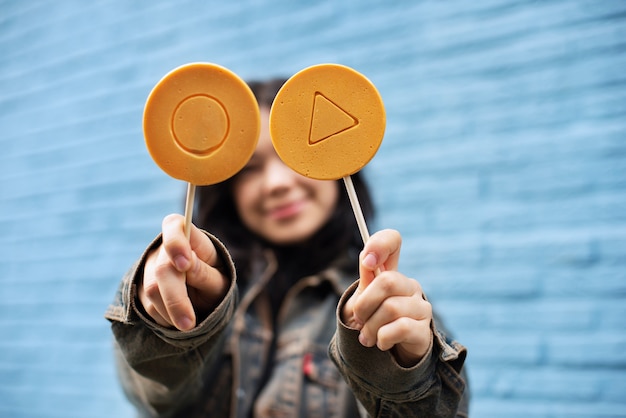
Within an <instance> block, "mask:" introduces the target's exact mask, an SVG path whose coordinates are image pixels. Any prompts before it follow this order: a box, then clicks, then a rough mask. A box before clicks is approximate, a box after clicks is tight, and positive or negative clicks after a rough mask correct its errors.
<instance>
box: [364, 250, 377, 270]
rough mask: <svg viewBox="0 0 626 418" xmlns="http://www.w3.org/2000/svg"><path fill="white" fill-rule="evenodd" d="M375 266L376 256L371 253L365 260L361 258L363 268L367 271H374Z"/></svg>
mask: <svg viewBox="0 0 626 418" xmlns="http://www.w3.org/2000/svg"><path fill="white" fill-rule="evenodd" d="M377 264H378V260H377V259H376V256H375V255H374V254H372V253H368V254H367V255H366V256H365V258H363V266H364V267H367V268H368V269H374V268H375V267H376V265H377Z"/></svg>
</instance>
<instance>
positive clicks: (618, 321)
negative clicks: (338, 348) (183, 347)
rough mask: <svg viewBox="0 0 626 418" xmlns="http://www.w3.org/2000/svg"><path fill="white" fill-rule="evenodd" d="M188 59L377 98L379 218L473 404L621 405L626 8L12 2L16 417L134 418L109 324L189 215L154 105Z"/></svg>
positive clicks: (1, 144) (9, 378) (480, 411)
mask: <svg viewBox="0 0 626 418" xmlns="http://www.w3.org/2000/svg"><path fill="white" fill-rule="evenodd" d="M192 61H210V62H214V63H218V64H221V65H223V66H225V67H228V68H229V69H231V70H232V71H234V72H236V73H237V74H239V75H240V76H241V77H243V78H245V79H249V78H263V77H268V76H275V75H285V76H288V75H291V74H293V73H295V72H296V71H298V70H300V69H303V68H305V67H307V66H309V65H313V64H318V63H322V62H337V63H341V64H345V65H348V66H351V67H353V68H354V69H356V70H357V71H359V72H361V73H363V74H364V75H366V76H367V77H368V78H370V80H371V81H372V82H374V84H375V85H376V86H377V87H378V88H379V90H380V93H381V95H382V97H383V100H384V102H385V106H386V110H387V117H388V126H387V132H386V136H385V140H384V142H383V145H382V146H381V149H380V150H379V152H378V154H377V155H376V157H375V158H374V160H373V161H372V162H371V163H370V164H369V165H368V167H367V168H366V173H367V177H368V179H369V180H370V183H371V185H372V187H373V190H374V196H375V199H376V202H377V204H378V207H379V214H380V216H379V217H378V218H377V221H376V223H375V224H372V225H370V229H371V230H375V229H379V228H383V227H389V228H396V229H398V230H400V231H401V232H402V234H403V237H404V247H403V259H402V270H403V271H405V272H406V273H407V274H408V275H411V276H414V277H416V278H418V279H419V280H420V281H421V282H422V284H423V286H424V288H425V289H426V291H427V293H428V295H429V297H430V299H431V300H432V301H433V303H434V305H435V307H436V308H437V309H438V310H439V311H440V312H441V313H442V315H443V316H444V318H445V319H446V321H447V322H448V324H449V325H450V327H451V328H453V330H454V331H455V333H456V336H457V337H458V339H459V340H460V341H461V342H462V343H463V344H465V345H466V346H467V347H468V348H469V353H470V354H469V358H468V362H467V365H468V367H469V373H470V377H471V384H472V391H473V402H472V416H474V417H493V418H499V417H503V416H507V417H524V418H536V417H626V329H625V328H626V327H625V325H626V2H624V1H620V0H604V1H591V0H590V1H583V0H574V1H564V0H546V1H514V0H481V1H476V2H469V1H461V0H453V1H445V2H435V1H428V2H421V1H367V0H352V1H305V0H297V1H294V0H273V1H269V0H243V1H230V2H218V1H190V0H187V1H180V0H179V1H154V0H150V1H148V0H144V1H125V0H93V1H82V0H80V1H79V0H75V1H62V0H59V1H42V0H29V1H17V0H3V1H0V149H1V152H0V336H1V337H0V416H3V417H4V416H6V417H59V418H61V417H63V418H68V417H111V416H119V417H128V416H132V414H133V413H132V410H131V408H130V407H129V406H128V404H127V403H126V401H125V399H124V397H123V395H122V393H121V391H120V389H119V386H118V384H117V381H116V376H115V372H114V369H113V362H112V355H111V336H110V332H109V327H108V323H107V322H106V321H105V320H104V318H103V313H104V311H105V309H106V307H107V304H108V303H109V301H110V300H111V299H112V297H113V294H114V292H115V289H116V287H117V283H118V281H119V279H120V277H121V276H122V274H123V273H124V272H125V271H126V269H127V268H128V267H129V266H130V265H131V263H132V262H133V261H134V260H135V259H136V258H137V257H138V255H139V254H140V253H141V251H142V250H143V248H144V247H145V245H146V244H147V243H148V242H149V240H151V239H152V237H153V236H154V235H155V234H157V233H158V231H159V227H160V222H161V218H162V217H163V216H164V215H166V214H168V213H170V212H180V211H181V210H182V199H183V195H184V190H185V187H184V184H182V183H181V182H179V181H176V180H173V179H170V178H168V177H167V176H166V175H165V174H164V173H163V172H161V171H160V170H159V169H158V168H157V167H156V166H155V164H154V163H153V162H152V160H151V159H150V157H149V155H148V153H147V151H146V149H145V146H144V143H143V137H142V131H141V118H142V111H143V106H144V103H145V99H146V97H147V95H148V93H149V92H150V90H151V89H152V87H153V86H154V85H155V84H156V82H157V81H158V80H159V79H160V78H161V77H162V76H163V75H165V74H166V73H167V72H168V71H170V70H171V69H173V68H175V67H177V66H179V65H181V64H184V63H188V62H192Z"/></svg>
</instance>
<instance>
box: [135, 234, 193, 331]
mask: <svg viewBox="0 0 626 418" xmlns="http://www.w3.org/2000/svg"><path fill="white" fill-rule="evenodd" d="M191 254H192V256H193V253H191ZM143 288H144V292H145V293H146V295H147V296H148V299H149V300H150V302H151V304H152V305H153V306H154V309H155V310H156V311H157V312H158V313H159V315H160V316H161V317H162V318H164V320H165V321H167V322H168V323H170V324H172V325H174V326H175V327H176V328H178V329H180V330H187V329H191V328H193V326H194V325H195V313H194V310H193V306H192V304H191V301H190V299H189V296H188V293H187V286H186V283H185V273H181V272H180V271H178V270H177V269H176V267H175V266H174V265H173V264H172V262H171V259H170V256H169V254H167V252H166V249H165V247H164V246H161V250H160V251H159V252H158V254H157V256H156V259H155V260H152V259H149V260H148V261H147V262H146V268H145V274H144V285H143Z"/></svg>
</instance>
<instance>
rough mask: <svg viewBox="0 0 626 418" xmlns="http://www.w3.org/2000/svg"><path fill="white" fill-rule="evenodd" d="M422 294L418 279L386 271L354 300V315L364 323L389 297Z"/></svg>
mask: <svg viewBox="0 0 626 418" xmlns="http://www.w3.org/2000/svg"><path fill="white" fill-rule="evenodd" d="M421 294H422V288H421V285H420V284H419V282H418V281H417V280H414V279H410V278H408V277H406V276H405V275H403V274H402V273H399V272H397V271H385V272H382V273H380V275H379V276H378V277H377V278H376V280H374V281H373V282H372V283H371V284H370V285H369V286H367V288H365V289H363V290H362V291H361V293H360V294H359V296H358V298H357V299H356V300H355V302H354V306H353V311H354V316H355V317H356V318H358V321H360V322H361V323H363V324H364V323H365V322H366V321H369V319H370V317H371V316H372V315H373V314H374V312H376V311H377V310H378V309H379V308H380V307H381V306H382V305H383V303H384V302H385V301H386V300H387V299H389V298H392V297H395V296H404V297H410V296H413V295H419V296H420V297H421Z"/></svg>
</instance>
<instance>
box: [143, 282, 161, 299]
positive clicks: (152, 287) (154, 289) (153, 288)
mask: <svg viewBox="0 0 626 418" xmlns="http://www.w3.org/2000/svg"><path fill="white" fill-rule="evenodd" d="M143 291H144V293H145V295H146V297H147V298H148V299H149V300H155V299H158V298H159V296H160V293H161V292H160V290H159V284H158V283H157V282H156V281H148V282H144V284H143Z"/></svg>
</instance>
